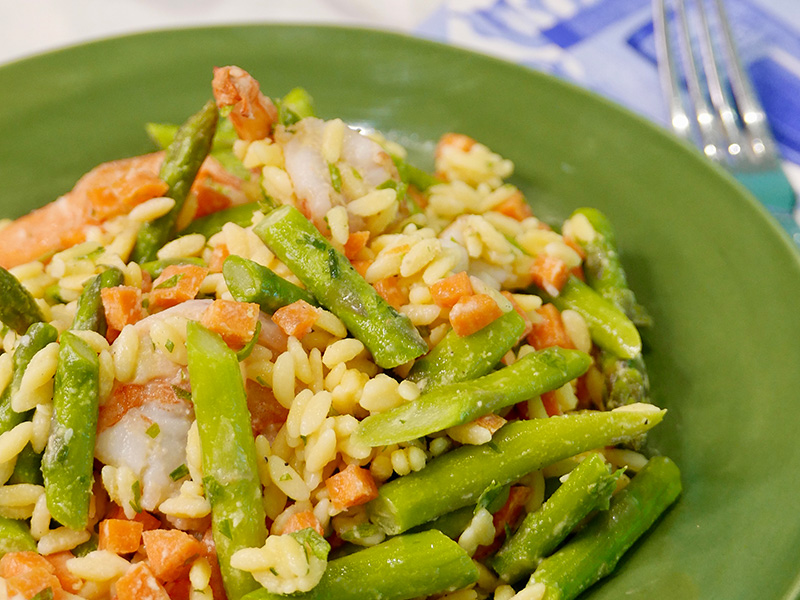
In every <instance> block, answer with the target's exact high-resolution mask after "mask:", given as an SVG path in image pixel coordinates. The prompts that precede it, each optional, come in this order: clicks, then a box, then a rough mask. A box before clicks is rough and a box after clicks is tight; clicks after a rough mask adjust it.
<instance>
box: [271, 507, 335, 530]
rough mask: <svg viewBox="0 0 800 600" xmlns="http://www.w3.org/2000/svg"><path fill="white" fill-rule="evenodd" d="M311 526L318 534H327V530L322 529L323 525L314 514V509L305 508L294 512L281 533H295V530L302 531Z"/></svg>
mask: <svg viewBox="0 0 800 600" xmlns="http://www.w3.org/2000/svg"><path fill="white" fill-rule="evenodd" d="M309 527H310V528H311V529H313V530H314V531H316V532H317V533H318V534H320V535H325V532H324V531H323V530H322V525H321V524H320V522H319V521H318V520H317V517H316V516H315V515H314V511H311V510H304V511H301V512H296V513H294V514H293V515H292V516H290V517H289V519H288V520H287V521H286V523H285V524H284V526H283V528H282V529H281V531H280V533H281V535H283V534H286V533H294V532H295V531H302V530H303V529H308V528H309Z"/></svg>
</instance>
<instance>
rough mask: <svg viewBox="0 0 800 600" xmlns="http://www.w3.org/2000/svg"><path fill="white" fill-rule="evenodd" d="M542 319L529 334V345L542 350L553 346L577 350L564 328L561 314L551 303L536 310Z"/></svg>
mask: <svg viewBox="0 0 800 600" xmlns="http://www.w3.org/2000/svg"><path fill="white" fill-rule="evenodd" d="M536 314H538V315H539V316H540V317H541V319H540V320H539V321H538V322H537V323H534V324H533V329H532V330H531V332H530V333H529V334H528V343H529V344H530V345H531V346H533V347H534V348H536V349H537V350H541V349H542V348H550V347H551V346H560V347H561V348H575V344H573V343H572V340H571V339H570V337H569V335H567V330H566V329H565V328H564V321H562V320H561V313H560V312H559V310H558V309H557V308H556V307H555V306H554V305H553V304H550V303H547V304H543V305H542V306H540V307H539V308H537V309H536Z"/></svg>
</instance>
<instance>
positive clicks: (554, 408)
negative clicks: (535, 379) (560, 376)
mask: <svg viewBox="0 0 800 600" xmlns="http://www.w3.org/2000/svg"><path fill="white" fill-rule="evenodd" d="M540 398H541V399H542V406H544V410H545V412H546V413H547V416H548V417H557V416H559V415H563V414H564V412H563V411H562V410H561V405H560V404H559V403H558V398H557V397H556V394H555V392H545V393H544V394H542V395H541V396H540Z"/></svg>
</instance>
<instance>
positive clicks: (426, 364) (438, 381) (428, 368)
mask: <svg viewBox="0 0 800 600" xmlns="http://www.w3.org/2000/svg"><path fill="white" fill-rule="evenodd" d="M524 330H525V321H524V320H523V319H522V317H521V316H519V314H517V311H515V310H511V311H509V312H507V313H505V314H504V315H503V316H502V317H500V318H498V319H495V320H494V321H492V322H491V323H489V325H487V326H486V327H484V328H483V329H481V330H479V331H476V332H475V333H473V334H471V335H466V336H464V337H461V336H459V335H458V334H457V333H456V332H455V331H453V330H452V329H451V330H450V331H449V332H448V333H447V335H446V336H444V339H442V341H441V342H439V343H438V344H436V346H435V347H434V348H433V349H432V350H431V351H430V352H429V353H428V354H427V355H425V356H423V357H422V358H420V359H419V360H418V361H416V362H415V363H414V366H413V367H412V368H411V371H410V372H409V374H408V377H406V379H409V380H411V381H414V382H415V383H416V384H417V385H418V386H419V388H420V391H426V390H431V389H433V388H435V387H439V386H441V385H446V384H448V383H455V382H458V381H467V380H470V379H475V378H476V377H480V376H481V375H486V374H487V373H488V372H489V371H491V370H492V369H493V368H494V367H495V365H497V363H498V362H500V359H501V358H503V356H505V354H506V352H508V351H509V350H511V348H513V347H514V346H515V345H516V343H517V342H518V341H519V336H521V335H522V332H523V331H524Z"/></svg>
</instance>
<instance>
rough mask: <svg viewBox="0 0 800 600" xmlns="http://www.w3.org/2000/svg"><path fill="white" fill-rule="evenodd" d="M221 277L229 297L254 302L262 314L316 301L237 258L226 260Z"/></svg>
mask: <svg viewBox="0 0 800 600" xmlns="http://www.w3.org/2000/svg"><path fill="white" fill-rule="evenodd" d="M222 274H223V275H224V277H225V283H226V284H227V286H228V290H229V291H230V293H231V295H232V296H233V297H234V298H235V299H236V300H238V301H239V302H255V303H256V304H258V305H259V306H261V310H263V311H264V312H265V313H268V314H272V313H274V312H275V311H276V310H278V309H279V308H281V307H282V306H286V305H287V304H291V303H292V302H296V301H297V300H305V301H306V302H308V303H309V304H311V305H314V306H316V305H317V301H316V300H314V298H313V297H312V296H311V294H309V293H308V292H306V291H305V290H304V289H302V288H299V287H297V286H296V285H295V284H293V283H292V282H290V281H287V280H285V279H284V278H283V277H280V276H279V275H276V274H275V273H274V272H273V271H271V270H270V269H268V268H267V267H264V266H262V265H260V264H258V263H257V262H253V261H252V260H247V259H246V258H242V257H241V256H235V255H232V256H229V257H228V258H226V259H225V262H224V263H223V265H222Z"/></svg>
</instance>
